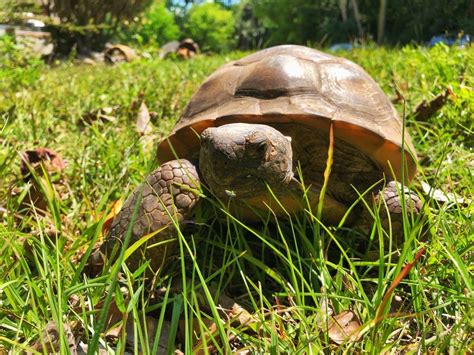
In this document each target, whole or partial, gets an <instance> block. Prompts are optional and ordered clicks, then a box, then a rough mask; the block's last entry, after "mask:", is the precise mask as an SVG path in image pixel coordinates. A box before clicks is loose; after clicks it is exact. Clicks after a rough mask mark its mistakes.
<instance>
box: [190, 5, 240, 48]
mask: <svg viewBox="0 0 474 355" xmlns="http://www.w3.org/2000/svg"><path fill="white" fill-rule="evenodd" d="M184 27H185V33H186V35H187V36H188V37H191V38H192V39H194V40H195V41H196V42H197V43H198V44H199V46H200V47H201V48H202V49H203V50H204V51H213V52H222V51H226V50H228V49H230V47H231V46H232V44H233V38H232V37H233V32H234V17H233V15H232V12H231V11H229V10H225V9H224V8H222V7H221V6H220V5H218V4H214V3H205V4H202V5H193V7H192V8H191V10H189V13H188V16H187V21H186V22H185V26H184Z"/></svg>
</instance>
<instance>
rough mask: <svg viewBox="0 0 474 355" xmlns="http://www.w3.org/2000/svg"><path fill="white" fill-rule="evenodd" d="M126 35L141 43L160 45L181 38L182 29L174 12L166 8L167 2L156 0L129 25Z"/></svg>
mask: <svg viewBox="0 0 474 355" xmlns="http://www.w3.org/2000/svg"><path fill="white" fill-rule="evenodd" d="M121 36H122V37H124V36H123V35H121ZM125 37H128V38H131V39H133V40H135V41H136V42H138V43H139V44H156V45H159V46H160V45H163V44H165V43H166V42H169V41H172V40H177V39H179V37H180V30H179V27H178V25H177V24H176V22H175V20H174V16H173V14H172V13H171V12H170V11H169V10H168V9H167V8H166V6H165V4H164V3H163V2H162V1H155V2H154V3H153V4H152V5H151V6H150V8H148V9H147V10H146V11H145V12H144V13H143V16H141V17H139V18H138V19H137V21H136V22H132V23H131V24H130V25H129V26H128V28H127V29H126V35H125Z"/></svg>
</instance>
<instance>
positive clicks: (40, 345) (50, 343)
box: [32, 321, 77, 354]
mask: <svg viewBox="0 0 474 355" xmlns="http://www.w3.org/2000/svg"><path fill="white" fill-rule="evenodd" d="M73 330H74V327H72V326H71V324H68V323H63V329H58V326H57V324H56V322H55V321H51V322H49V323H47V324H46V326H45V328H44V330H43V333H42V335H41V339H39V340H37V341H36V342H35V343H34V344H33V345H32V348H33V349H34V350H36V351H39V352H46V353H53V352H54V353H56V352H58V351H59V349H60V344H59V339H60V337H59V332H60V331H64V334H65V335H66V341H67V343H68V346H69V350H70V353H71V354H77V344H76V341H75V337H74V333H73Z"/></svg>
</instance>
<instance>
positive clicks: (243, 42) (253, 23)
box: [234, 0, 269, 50]
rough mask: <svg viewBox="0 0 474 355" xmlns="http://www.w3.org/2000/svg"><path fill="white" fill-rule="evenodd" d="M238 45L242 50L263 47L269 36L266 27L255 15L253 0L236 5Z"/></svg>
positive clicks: (236, 36) (236, 37)
mask: <svg viewBox="0 0 474 355" xmlns="http://www.w3.org/2000/svg"><path fill="white" fill-rule="evenodd" d="M234 18H235V41H236V47H237V48H239V49H242V50H248V49H252V48H262V47H263V45H264V43H265V41H266V39H267V38H268V33H269V31H268V29H267V28H265V27H264V26H263V25H262V24H261V23H260V21H259V19H258V18H257V17H256V15H255V9H254V5H253V2H252V1H251V0H243V1H241V2H240V3H239V5H238V6H235V7H234Z"/></svg>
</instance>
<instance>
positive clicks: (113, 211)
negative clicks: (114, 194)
mask: <svg viewBox="0 0 474 355" xmlns="http://www.w3.org/2000/svg"><path fill="white" fill-rule="evenodd" d="M122 205H123V200H122V199H118V200H117V201H114V202H112V204H111V205H110V207H109V210H110V212H109V213H108V214H107V216H106V217H105V221H104V224H103V225H102V234H106V233H107V232H108V231H109V230H110V227H111V226H112V222H113V221H114V218H115V216H116V215H117V214H118V213H119V212H120V209H121V208H122ZM101 218H102V215H99V218H98V219H101Z"/></svg>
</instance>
